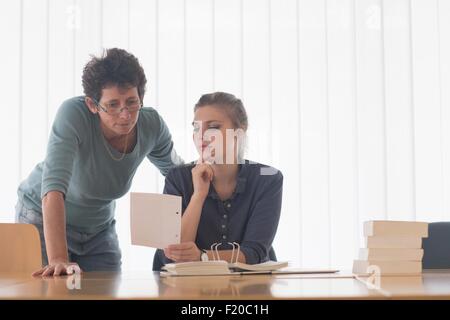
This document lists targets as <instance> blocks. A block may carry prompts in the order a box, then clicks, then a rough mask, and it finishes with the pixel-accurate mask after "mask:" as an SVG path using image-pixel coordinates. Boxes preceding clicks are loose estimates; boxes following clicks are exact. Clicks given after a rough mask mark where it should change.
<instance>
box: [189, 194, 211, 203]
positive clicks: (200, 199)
mask: <svg viewBox="0 0 450 320" xmlns="http://www.w3.org/2000/svg"><path fill="white" fill-rule="evenodd" d="M206 196H207V195H206V194H201V193H198V192H195V191H194V193H193V194H192V196H191V201H195V202H200V203H203V202H204V201H205V199H206Z"/></svg>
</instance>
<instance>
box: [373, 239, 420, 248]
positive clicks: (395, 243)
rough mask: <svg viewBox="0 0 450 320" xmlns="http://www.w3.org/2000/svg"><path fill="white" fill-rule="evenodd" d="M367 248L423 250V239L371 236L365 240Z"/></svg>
mask: <svg viewBox="0 0 450 320" xmlns="http://www.w3.org/2000/svg"><path fill="white" fill-rule="evenodd" d="M365 247H366V248H392V249H394V248H405V249H408V248H409V249H420V248H422V238H421V237H407V236H370V237H366V238H365Z"/></svg>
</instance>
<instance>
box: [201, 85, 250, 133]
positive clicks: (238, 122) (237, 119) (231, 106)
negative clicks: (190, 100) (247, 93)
mask: <svg viewBox="0 0 450 320" xmlns="http://www.w3.org/2000/svg"><path fill="white" fill-rule="evenodd" d="M204 106H215V107H219V108H223V109H224V110H225V111H226V112H227V113H228V116H229V117H230V118H231V121H232V122H233V125H234V126H235V128H241V129H243V130H244V131H247V128H248V117H247V112H246V111H245V108H244V104H243V103H242V101H241V99H238V98H236V97H235V96H234V95H232V94H231V93H226V92H213V93H207V94H204V95H202V96H201V97H200V99H199V100H198V102H197V103H196V104H195V107H194V112H195V111H196V110H197V109H198V108H201V107H204Z"/></svg>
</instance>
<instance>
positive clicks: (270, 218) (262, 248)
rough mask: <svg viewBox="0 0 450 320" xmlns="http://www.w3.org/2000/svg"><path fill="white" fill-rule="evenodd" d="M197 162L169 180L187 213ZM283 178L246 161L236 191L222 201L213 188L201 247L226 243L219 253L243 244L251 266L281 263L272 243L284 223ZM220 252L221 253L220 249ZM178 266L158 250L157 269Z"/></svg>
mask: <svg viewBox="0 0 450 320" xmlns="http://www.w3.org/2000/svg"><path fill="white" fill-rule="evenodd" d="M194 166H195V163H190V164H187V165H182V166H178V167H175V168H173V169H171V170H170V171H169V173H168V175H167V176H166V183H165V186H164V193H165V194H173V195H179V196H182V198H183V199H182V210H183V213H184V210H186V208H187V206H188V204H189V201H190V199H191V196H192V194H193V191H194V188H193V184H192V173H191V170H192V168H193V167H194ZM282 193H283V175H282V174H281V172H280V171H279V170H277V169H275V168H272V167H269V166H266V165H263V164H259V163H254V162H251V161H248V160H246V161H245V164H240V165H239V173H238V178H237V183H236V189H235V191H234V193H233V194H232V196H231V197H230V198H229V199H227V200H225V201H222V200H221V199H220V198H219V196H218V195H217V193H216V191H215V189H214V186H213V185H212V184H211V185H210V188H209V193H208V196H207V198H206V199H205V202H204V205H203V209H202V213H201V217H200V222H199V225H198V229H197V237H196V239H195V243H196V245H197V247H198V248H200V249H205V250H210V249H211V245H212V244H213V243H217V242H220V243H222V244H221V245H220V247H219V248H218V249H219V250H229V249H231V248H232V247H231V245H229V244H228V243H229V242H237V243H239V244H240V249H241V251H242V253H243V254H244V255H245V258H246V262H247V263H248V264H255V263H261V262H264V261H267V260H276V256H275V252H274V250H273V248H272V242H273V239H274V237H275V233H276V231H277V227H278V221H279V219H280V211H281V201H282ZM219 253H220V251H219ZM170 262H172V261H171V260H169V259H168V258H166V256H165V255H164V252H163V251H162V250H157V251H156V253H155V257H154V259H153V270H155V271H159V270H161V267H162V266H163V265H164V264H166V263H170Z"/></svg>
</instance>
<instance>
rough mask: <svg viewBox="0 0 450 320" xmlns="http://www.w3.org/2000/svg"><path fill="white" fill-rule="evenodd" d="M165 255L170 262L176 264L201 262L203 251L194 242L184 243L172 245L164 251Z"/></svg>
mask: <svg viewBox="0 0 450 320" xmlns="http://www.w3.org/2000/svg"><path fill="white" fill-rule="evenodd" d="M164 254H165V256H166V257H167V258H169V259H170V260H173V261H175V262H189V261H199V260H200V255H201V251H200V249H199V248H197V245H196V244H195V243H194V242H192V241H189V242H182V243H180V244H171V245H170V246H169V247H168V248H165V249H164Z"/></svg>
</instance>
